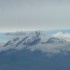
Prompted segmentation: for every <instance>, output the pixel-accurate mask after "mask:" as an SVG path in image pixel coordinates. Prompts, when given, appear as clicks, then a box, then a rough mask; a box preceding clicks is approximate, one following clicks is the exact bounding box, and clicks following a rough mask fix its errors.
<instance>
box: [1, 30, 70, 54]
mask: <svg viewBox="0 0 70 70" xmlns="http://www.w3.org/2000/svg"><path fill="white" fill-rule="evenodd" d="M24 48H25V49H29V50H31V51H36V50H40V51H42V52H47V53H60V52H61V50H62V51H70V42H68V41H66V40H64V39H60V38H56V37H52V36H51V37H50V38H48V36H47V33H46V32H40V31H35V32H29V33H27V34H26V35H22V37H21V36H20V35H18V36H16V35H15V36H14V37H12V38H10V40H9V41H8V42H6V43H5V44H4V45H3V46H1V47H0V51H6V50H9V49H15V50H22V49H24Z"/></svg>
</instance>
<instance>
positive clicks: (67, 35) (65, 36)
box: [52, 32, 70, 38]
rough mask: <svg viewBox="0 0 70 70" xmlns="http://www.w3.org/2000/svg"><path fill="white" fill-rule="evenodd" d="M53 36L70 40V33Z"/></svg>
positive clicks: (59, 33)
mask: <svg viewBox="0 0 70 70" xmlns="http://www.w3.org/2000/svg"><path fill="white" fill-rule="evenodd" d="M52 36H53V37H58V38H70V33H63V32H58V33H56V34H53V35H52Z"/></svg>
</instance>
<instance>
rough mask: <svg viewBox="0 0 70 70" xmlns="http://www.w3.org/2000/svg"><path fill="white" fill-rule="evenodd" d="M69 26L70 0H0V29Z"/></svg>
mask: <svg viewBox="0 0 70 70" xmlns="http://www.w3.org/2000/svg"><path fill="white" fill-rule="evenodd" d="M69 28H70V0H0V31H15V30H17V31H18V30H26V31H27V30H52V29H69Z"/></svg>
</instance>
